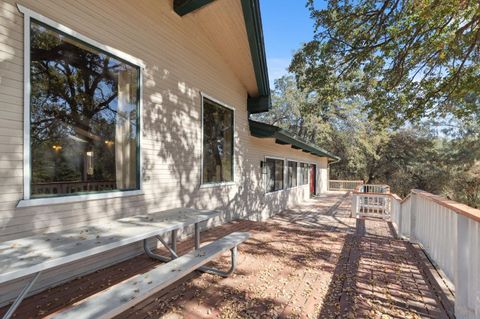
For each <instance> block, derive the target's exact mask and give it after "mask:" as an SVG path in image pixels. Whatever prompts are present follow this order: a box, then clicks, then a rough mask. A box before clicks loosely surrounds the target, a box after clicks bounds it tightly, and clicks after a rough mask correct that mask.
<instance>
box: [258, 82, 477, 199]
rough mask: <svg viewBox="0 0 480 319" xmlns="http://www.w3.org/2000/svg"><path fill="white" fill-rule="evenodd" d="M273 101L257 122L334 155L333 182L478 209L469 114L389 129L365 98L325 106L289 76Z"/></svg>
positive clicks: (472, 127) (473, 132) (472, 118)
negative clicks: (435, 197)
mask: <svg viewBox="0 0 480 319" xmlns="http://www.w3.org/2000/svg"><path fill="white" fill-rule="evenodd" d="M272 98H273V107H272V110H271V111H270V112H268V113H263V114H258V115H255V119H256V120H261V121H264V122H266V123H269V124H274V125H277V126H280V127H282V128H285V129H288V130H290V131H291V132H292V133H294V134H295V135H296V136H297V137H299V138H302V139H304V140H308V141H309V142H312V143H316V144H317V145H319V146H321V147H323V148H325V149H327V150H328V151H330V152H332V153H333V154H335V155H337V156H339V157H340V158H341V160H340V161H339V162H338V163H335V164H332V165H331V166H330V178H331V179H347V180H348V179H361V180H364V181H365V182H367V183H382V184H388V185H390V186H391V187H392V191H393V192H395V193H397V194H398V195H400V196H402V197H404V196H406V195H407V194H408V193H409V192H410V190H411V189H415V188H417V189H422V190H425V191H428V192H432V193H435V194H442V195H445V196H448V197H449V198H452V199H454V200H457V201H460V202H463V203H466V204H468V205H470V206H473V207H479V206H480V161H479V158H480V143H479V141H480V125H479V121H478V119H477V118H476V117H475V116H474V115H472V116H469V117H468V118H463V119H462V120H461V121H460V120H458V119H455V118H449V120H448V121H447V120H443V121H439V120H438V119H437V120H435V121H425V120H424V121H422V123H421V124H419V125H412V124H408V123H406V124H405V125H403V126H402V128H400V129H392V128H388V127H385V126H384V125H379V124H378V122H376V121H375V120H373V119H370V118H369V117H368V116H367V114H366V113H365V112H363V111H362V108H363V106H364V105H365V103H366V102H365V101H364V100H363V99H361V98H343V99H340V100H336V101H332V102H330V103H323V101H322V99H321V98H320V96H319V95H315V94H312V93H308V92H307V91H305V90H301V89H298V88H297V86H296V83H295V80H294V78H293V77H292V76H284V77H282V78H280V79H278V80H277V81H276V82H275V89H274V90H273V96H272ZM439 131H440V132H439Z"/></svg>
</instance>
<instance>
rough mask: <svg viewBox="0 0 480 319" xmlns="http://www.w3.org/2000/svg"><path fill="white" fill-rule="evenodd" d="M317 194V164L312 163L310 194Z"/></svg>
mask: <svg viewBox="0 0 480 319" xmlns="http://www.w3.org/2000/svg"><path fill="white" fill-rule="evenodd" d="M316 194H317V165H315V164H311V165H310V195H316Z"/></svg>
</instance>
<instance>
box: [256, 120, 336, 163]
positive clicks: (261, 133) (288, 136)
mask: <svg viewBox="0 0 480 319" xmlns="http://www.w3.org/2000/svg"><path fill="white" fill-rule="evenodd" d="M248 122H249V126H250V134H251V135H252V136H255V137H258V138H274V139H275V143H278V144H282V145H288V144H289V145H291V146H292V148H295V149H299V150H302V151H304V152H306V153H310V154H312V155H316V156H319V157H327V158H329V159H331V160H340V157H338V156H336V155H333V154H332V153H330V152H328V151H326V150H324V149H322V148H320V147H318V146H316V145H313V144H310V143H307V142H305V141H302V140H301V139H299V138H296V137H295V136H293V134H292V133H290V132H288V131H286V130H284V129H281V128H280V127H278V126H274V125H270V124H266V123H262V122H257V121H253V120H249V121H248Z"/></svg>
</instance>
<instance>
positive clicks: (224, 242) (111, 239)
mask: <svg viewBox="0 0 480 319" xmlns="http://www.w3.org/2000/svg"><path fill="white" fill-rule="evenodd" d="M219 215H220V213H219V212H215V211H207V210H195V209H184V208H182V209H172V210H169V211H165V212H159V213H153V214H145V215H137V216H132V217H127V218H123V219H118V220H115V221H110V222H108V223H104V224H99V225H94V226H87V227H82V228H77V229H71V230H68V231H62V232H57V233H47V234H43V235H37V236H32V237H26V238H21V239H17V240H11V241H7V242H3V243H0V284H2V283H6V282H8V281H11V280H15V279H18V278H23V277H27V276H31V280H30V281H29V283H28V284H27V285H26V286H25V288H24V289H23V290H22V291H21V292H20V294H19V295H18V297H17V298H16V300H15V301H14V302H13V304H12V305H11V306H10V308H9V310H8V311H7V313H6V314H5V315H4V317H3V318H4V319H8V318H10V317H11V316H12V314H13V312H14V311H15V309H16V308H17V307H18V305H19V304H20V303H21V302H22V300H23V299H24V298H25V297H26V295H27V294H28V292H29V291H30V289H31V288H32V286H33V285H34V284H35V281H36V280H37V279H38V277H39V276H40V275H41V273H42V271H45V270H48V269H52V268H56V267H59V266H62V265H65V264H67V263H71V262H75V261H79V260H81V259H84V258H87V257H91V256H94V255H97V254H100V253H103V252H107V251H110V250H113V249H116V248H120V247H123V246H126V245H129V244H133V243H136V242H141V241H143V248H144V250H145V253H146V254H147V255H148V256H149V257H151V258H154V259H157V260H160V261H162V262H166V264H160V265H158V266H157V267H155V268H153V269H152V270H150V271H148V272H146V273H144V274H141V275H136V276H134V277H132V278H130V279H127V280H125V281H123V282H120V283H118V284H116V285H114V286H111V287H109V288H108V289H106V290H104V291H101V292H99V293H97V294H95V295H93V296H90V297H89V298H86V299H84V300H81V301H79V302H77V303H76V304H74V305H73V306H71V307H68V308H66V309H64V310H61V311H60V312H57V313H55V314H53V315H51V316H50V318H111V317H113V316H115V315H117V314H119V313H121V312H123V311H125V310H126V309H128V308H130V307H132V306H133V305H135V304H137V303H138V302H140V301H142V300H143V299H145V298H147V297H149V296H151V295H152V294H154V293H156V292H158V291H160V290H161V289H163V288H165V287H167V286H168V285H170V284H172V283H174V282H175V281H177V280H179V279H181V278H182V277H184V276H186V275H188V274H189V273H191V272H192V271H195V270H200V271H204V272H209V273H213V274H217V275H220V276H228V275H229V274H231V273H232V272H233V271H234V270H235V266H236V255H237V246H238V245H239V244H240V243H242V242H243V241H245V240H246V239H247V238H248V236H249V234H248V233H242V232H237V233H232V234H230V235H227V236H225V237H223V238H221V239H219V240H217V241H215V242H212V243H210V244H208V245H205V246H204V247H200V223H201V222H204V221H207V220H209V219H211V218H214V217H217V216H219ZM191 225H194V229H195V231H194V238H195V250H193V251H191V252H189V253H187V254H185V255H183V256H178V255H177V251H176V242H177V232H178V230H179V229H182V228H185V227H188V226H191ZM169 232H170V233H171V239H170V245H169V244H168V243H167V242H166V241H165V240H164V239H163V237H162V236H163V235H165V234H166V233H169ZM151 238H155V239H157V240H158V241H160V242H161V243H162V244H163V245H164V246H165V248H167V250H168V251H169V253H170V256H161V255H158V254H156V253H154V252H153V251H152V250H151V248H150V247H151V246H150V245H149V243H148V240H149V239H151ZM228 250H230V251H231V261H232V264H231V267H230V269H229V270H227V271H221V270H218V269H214V268H209V267H205V266H204V265H205V264H206V263H208V262H209V261H211V260H212V259H214V258H215V257H217V256H219V255H220V254H222V253H223V252H226V251H228Z"/></svg>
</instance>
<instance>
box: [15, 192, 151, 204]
mask: <svg viewBox="0 0 480 319" xmlns="http://www.w3.org/2000/svg"><path fill="white" fill-rule="evenodd" d="M143 194H144V192H143V190H133V191H118V192H108V193H96V194H84V195H72V196H58V197H45V198H34V199H22V200H20V201H19V202H18V204H17V208H24V207H35V206H46V205H58V204H68V203H77V202H85V201H90V200H99V199H109V198H118V197H129V196H138V195H143Z"/></svg>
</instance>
